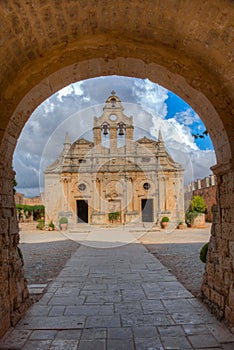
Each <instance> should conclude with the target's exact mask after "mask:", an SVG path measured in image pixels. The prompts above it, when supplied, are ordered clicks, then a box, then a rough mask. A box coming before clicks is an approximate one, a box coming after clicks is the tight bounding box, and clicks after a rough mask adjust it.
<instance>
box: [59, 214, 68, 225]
mask: <svg viewBox="0 0 234 350" xmlns="http://www.w3.org/2000/svg"><path fill="white" fill-rule="evenodd" d="M59 223H60V225H61V224H68V219H67V218H66V217H65V216H62V217H61V218H60V219H59Z"/></svg>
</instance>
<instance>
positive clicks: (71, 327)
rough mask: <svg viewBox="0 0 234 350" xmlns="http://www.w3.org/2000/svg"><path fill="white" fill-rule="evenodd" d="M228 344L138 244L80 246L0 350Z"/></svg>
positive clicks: (231, 339)
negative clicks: (109, 246)
mask: <svg viewBox="0 0 234 350" xmlns="http://www.w3.org/2000/svg"><path fill="white" fill-rule="evenodd" d="M233 348H234V335H232V334H231V333H229V331H228V330H227V328H225V327H224V325H222V324H221V323H220V322H218V321H217V320H216V319H215V318H214V317H213V316H212V315H211V314H210V313H209V312H208V311H207V309H206V308H205V307H204V306H203V305H202V304H201V303H200V302H199V301H198V300H197V299H196V298H194V297H193V295H192V294H191V293H190V292H188V291H187V290H186V289H185V288H184V286H183V285H182V284H180V282H178V281H177V279H176V278H175V277H174V276H173V275H172V274H171V273H170V272H168V270H167V268H165V267H164V266H163V265H162V264H161V263H160V262H159V260H157V259H156V258H155V257H154V256H153V255H152V254H150V253H149V251H148V250H147V249H146V248H145V247H144V246H143V245H142V244H140V243H132V244H128V245H123V246H121V247H117V248H110V249H98V248H91V247H88V246H81V247H80V248H79V249H78V250H77V251H76V252H75V253H74V254H73V255H72V257H71V259H70V260H69V261H68V262H67V264H66V265H65V267H64V268H63V270H62V271H61V273H60V274H59V275H58V276H57V278H56V279H55V280H54V281H53V283H51V284H50V286H49V288H48V290H47V292H46V293H45V294H44V295H43V297H42V298H41V299H40V300H39V302H37V303H35V304H34V305H32V307H31V308H30V309H29V310H28V312H27V313H26V315H25V316H24V317H23V318H22V319H21V320H20V321H19V322H18V324H17V325H16V326H15V328H14V329H11V330H9V332H8V333H7V334H6V336H5V337H4V338H3V339H2V341H1V343H0V349H1V350H6V349H8V350H9V349H11V350H13V349H21V350H49V349H50V350H55V349H57V350H66V349H67V350H83V349H85V350H92V349H95V350H99V349H103V350H121V349H126V350H143V349H145V350H146V349H148V350H153V349H161V350H164V349H200V350H202V349H210V350H211V349H216V350H218V349H223V350H231V349H233Z"/></svg>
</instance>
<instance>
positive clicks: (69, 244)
mask: <svg viewBox="0 0 234 350" xmlns="http://www.w3.org/2000/svg"><path fill="white" fill-rule="evenodd" d="M30 235H31V238H30ZM33 235H34V238H33V237H32V236H33ZM47 235H48V232H44V231H39V232H38V231H37V232H24V233H22V236H23V237H21V241H23V242H22V243H20V245H19V246H20V249H21V250H22V253H23V257H24V270H25V277H26V278H27V280H28V283H29V284H38V283H48V282H49V281H52V280H53V279H54V278H55V277H56V276H57V274H58V273H59V272H60V271H61V270H62V268H63V267H64V265H65V264H66V262H67V260H68V259H69V258H70V257H71V256H72V254H73V253H74V252H75V251H76V250H77V248H78V247H79V244H78V243H77V242H74V241H72V240H70V239H67V238H66V237H65V236H63V235H62V234H61V233H60V232H55V231H53V232H52V233H50V234H49V237H48V236H47ZM46 237H47V241H45V238H46ZM22 238H23V239H22Z"/></svg>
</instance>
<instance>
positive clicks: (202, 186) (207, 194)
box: [184, 175, 217, 222]
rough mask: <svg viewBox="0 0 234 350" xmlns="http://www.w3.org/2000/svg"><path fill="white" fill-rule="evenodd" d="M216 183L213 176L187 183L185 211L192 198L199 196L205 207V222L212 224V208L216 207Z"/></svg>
mask: <svg viewBox="0 0 234 350" xmlns="http://www.w3.org/2000/svg"><path fill="white" fill-rule="evenodd" d="M216 192H217V181H216V177H215V176H214V175H211V176H207V177H205V178H204V179H198V180H196V181H193V182H191V183H189V184H188V185H187V186H186V187H185V194H184V195H185V209H187V208H188V207H189V204H190V201H191V200H192V199H193V196H201V197H202V198H204V200H205V203H206V205H207V211H206V216H205V218H206V221H209V222H212V219H213V207H214V205H216Z"/></svg>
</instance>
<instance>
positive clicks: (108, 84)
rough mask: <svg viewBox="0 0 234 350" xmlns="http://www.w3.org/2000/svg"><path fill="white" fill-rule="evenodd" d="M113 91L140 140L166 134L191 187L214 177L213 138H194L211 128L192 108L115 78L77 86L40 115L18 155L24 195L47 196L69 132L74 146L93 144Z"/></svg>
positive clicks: (158, 90)
mask: <svg viewBox="0 0 234 350" xmlns="http://www.w3.org/2000/svg"><path fill="white" fill-rule="evenodd" d="M113 89H114V90H115V92H116V95H117V96H118V97H119V98H120V99H121V101H122V105H123V107H124V113H125V114H126V115H128V116H130V115H132V116H133V118H134V125H135V134H134V138H135V139H138V138H140V137H142V136H143V135H146V136H148V137H151V138H153V139H156V140H157V136H158V131H159V129H160V130H161V132H162V135H163V138H164V141H165V145H166V148H167V150H168V151H169V153H170V154H171V156H172V157H173V158H174V160H175V161H177V162H179V163H181V164H182V165H183V166H184V168H185V184H186V183H188V182H190V181H193V180H195V179H197V178H203V177H205V176H207V175H209V174H210V173H211V172H210V167H211V166H212V165H214V164H215V163H216V160H215V153H214V150H213V145H212V142H211V140H210V137H209V136H206V137H205V138H203V139H201V138H198V139H194V137H193V136H192V134H194V133H202V132H203V131H204V130H205V129H206V128H205V126H204V124H203V123H202V121H201V120H200V118H199V116H198V115H197V114H196V113H195V111H193V110H192V108H191V107H190V106H189V105H187V104H186V103H185V102H184V101H183V100H181V99H180V98H179V97H178V96H176V95H175V94H173V93H172V92H170V91H168V90H166V89H165V88H163V87H161V86H159V85H157V84H154V83H152V82H150V81H149V80H147V79H145V80H142V79H134V78H127V77H117V76H111V77H101V78H95V79H89V80H85V81H81V82H78V83H76V84H72V85H70V86H68V87H66V88H64V89H62V90H60V91H59V92H57V93H56V94H54V95H52V96H51V97H50V98H48V99H47V100H46V101H45V102H44V103H42V104H41V105H40V106H39V107H38V108H37V109H36V110H35V111H34V113H33V114H32V116H31V118H30V119H29V121H28V122H27V124H26V125H25V127H24V129H23V131H22V133H21V136H20V138H19V140H18V144H17V147H16V149H15V153H14V159H13V166H14V169H15V171H16V180H17V182H18V186H17V191H18V192H21V193H24V194H25V196H29V197H31V196H35V195H39V193H40V192H43V189H44V188H43V186H44V170H45V168H46V167H47V166H48V165H49V164H51V163H52V162H53V161H54V160H55V159H56V158H57V157H58V155H59V154H60V153H61V151H62V149H63V142H64V138H65V134H66V131H68V133H69V136H70V140H71V142H74V141H75V140H76V139H78V138H79V137H85V138H88V139H90V140H91V139H92V127H93V117H94V116H97V117H98V116H100V115H101V113H102V108H103V106H104V103H105V101H106V99H107V97H108V96H110V94H111V91H112V90H113Z"/></svg>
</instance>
